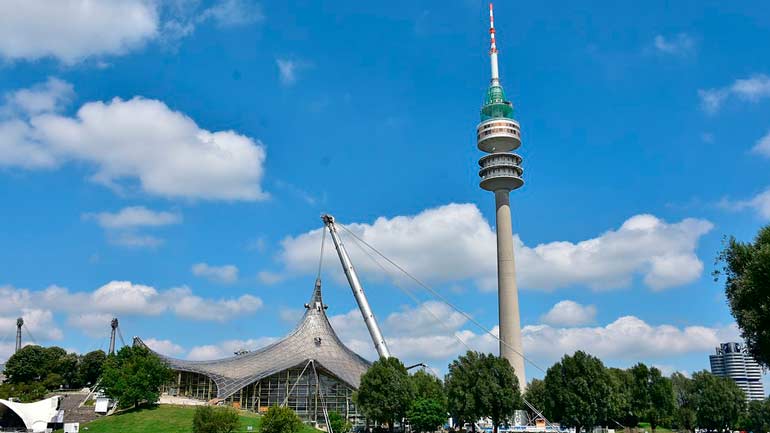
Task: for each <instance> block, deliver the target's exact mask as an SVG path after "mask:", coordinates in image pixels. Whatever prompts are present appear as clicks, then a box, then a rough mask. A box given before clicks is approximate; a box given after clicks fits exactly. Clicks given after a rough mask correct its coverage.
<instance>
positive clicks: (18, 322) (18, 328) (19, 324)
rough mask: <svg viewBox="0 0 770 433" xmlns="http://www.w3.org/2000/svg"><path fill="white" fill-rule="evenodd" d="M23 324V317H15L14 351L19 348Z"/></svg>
mask: <svg viewBox="0 0 770 433" xmlns="http://www.w3.org/2000/svg"><path fill="white" fill-rule="evenodd" d="M22 326H24V319H22V318H21V317H19V318H18V319H16V350H15V351H14V353H16V352H18V351H19V350H21V327H22Z"/></svg>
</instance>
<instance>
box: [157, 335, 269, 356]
mask: <svg viewBox="0 0 770 433" xmlns="http://www.w3.org/2000/svg"><path fill="white" fill-rule="evenodd" d="M276 340H277V339H276V338H273V337H263V338H257V339H250V340H227V341H223V342H221V343H219V344H209V345H203V346H195V347H193V348H192V349H190V352H189V353H188V354H187V359H189V360H191V361H208V360H212V359H222V358H227V357H230V356H233V355H234V354H235V353H236V352H240V351H243V350H248V351H251V350H255V349H259V348H261V347H264V346H267V345H268V344H270V343H273V342H275V341H276ZM160 353H163V352H160Z"/></svg>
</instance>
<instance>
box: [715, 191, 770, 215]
mask: <svg viewBox="0 0 770 433" xmlns="http://www.w3.org/2000/svg"><path fill="white" fill-rule="evenodd" d="M719 206H720V207H721V208H723V209H727V210H731V211H742V210H745V209H750V210H752V211H754V213H756V214H757V216H759V217H760V218H762V219H765V220H770V188H767V189H765V190H764V191H762V192H760V193H759V194H757V195H755V196H754V197H752V198H750V199H747V200H730V199H728V198H723V199H722V200H721V201H720V202H719Z"/></svg>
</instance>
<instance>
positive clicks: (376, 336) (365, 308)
mask: <svg viewBox="0 0 770 433" xmlns="http://www.w3.org/2000/svg"><path fill="white" fill-rule="evenodd" d="M321 220H323V222H324V224H325V225H326V227H327V228H328V229H329V234H331V237H332V241H333V242H334V248H336V249H337V254H338V255H339V256H340V262H342V270H343V271H345V276H346V277H347V278H348V283H349V284H350V289H351V290H353V296H355V298H356V302H357V303H358V308H359V309H360V310H361V315H363V316H364V322H365V323H366V328H367V329H368V330H369V335H371V336H372V341H374V348H375V349H377V354H378V355H380V358H390V351H389V350H388V346H387V345H386V344H385V339H384V338H383V337H382V333H381V332H380V327H379V326H377V320H376V319H375V318H374V313H372V309H371V307H369V301H368V300H367V299H366V295H365V294H364V288H363V287H361V282H360V281H359V280H358V275H357V274H356V271H355V269H353V263H352V262H351V261H350V256H348V252H347V251H346V250H345V246H344V245H342V240H341V239H340V236H339V234H338V233H337V227H336V226H335V225H334V217H333V216H331V215H323V216H321Z"/></svg>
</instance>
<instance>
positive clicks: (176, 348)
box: [142, 338, 184, 356]
mask: <svg viewBox="0 0 770 433" xmlns="http://www.w3.org/2000/svg"><path fill="white" fill-rule="evenodd" d="M142 341H143V342H144V344H146V345H147V347H149V348H150V349H152V350H154V351H156V352H158V353H162V354H163V355H169V356H174V355H179V354H182V353H184V348H183V347H182V346H180V345H178V344H176V343H174V342H172V341H171V340H158V339H155V338H148V339H146V340H142Z"/></svg>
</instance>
